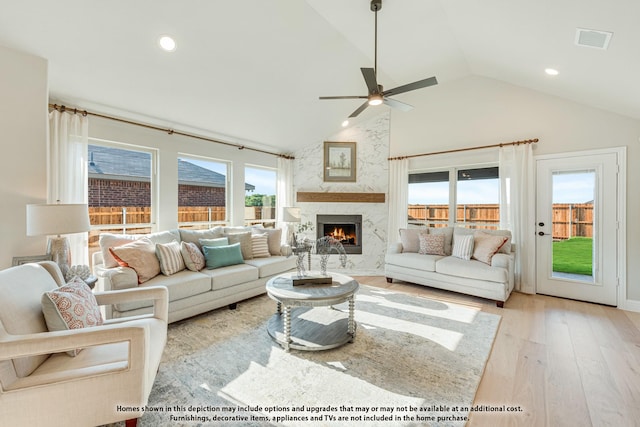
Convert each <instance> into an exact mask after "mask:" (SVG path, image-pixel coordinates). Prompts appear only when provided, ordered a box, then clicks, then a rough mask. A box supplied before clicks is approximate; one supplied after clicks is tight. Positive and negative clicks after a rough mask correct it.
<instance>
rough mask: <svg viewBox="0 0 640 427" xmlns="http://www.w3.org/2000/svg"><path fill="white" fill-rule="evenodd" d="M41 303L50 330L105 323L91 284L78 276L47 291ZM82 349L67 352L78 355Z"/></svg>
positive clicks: (70, 354) (78, 327)
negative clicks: (90, 287)
mask: <svg viewBox="0 0 640 427" xmlns="http://www.w3.org/2000/svg"><path fill="white" fill-rule="evenodd" d="M41 303H42V314H43V315H44V320H45V321H46V322H47V328H48V329H49V331H66V330H68V329H80V328H88V327H90V326H100V325H102V323H103V319H102V313H101V312H100V307H99V306H98V302H97V301H96V297H95V296H94V295H93V292H91V289H89V286H87V284H86V283H84V281H82V279H80V278H79V277H77V276H76V277H74V278H73V279H71V280H70V281H69V283H67V284H66V285H63V286H61V287H59V288H57V289H54V290H52V291H49V292H45V293H44V294H43V295H42V299H41ZM80 350H81V349H76V350H71V351H68V352H67V354H69V356H76V355H77V354H78V352H79V351H80Z"/></svg>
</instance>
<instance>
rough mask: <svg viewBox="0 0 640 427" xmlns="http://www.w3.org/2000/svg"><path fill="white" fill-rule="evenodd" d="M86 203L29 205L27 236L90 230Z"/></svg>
mask: <svg viewBox="0 0 640 427" xmlns="http://www.w3.org/2000/svg"><path fill="white" fill-rule="evenodd" d="M90 228H91V226H90V224H89V208H88V206H87V205H86V204H51V205H27V236H50V235H53V234H57V235H60V234H73V233H82V232H85V231H89V229H90Z"/></svg>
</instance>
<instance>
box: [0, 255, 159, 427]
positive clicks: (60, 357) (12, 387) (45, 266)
mask: <svg viewBox="0 0 640 427" xmlns="http://www.w3.org/2000/svg"><path fill="white" fill-rule="evenodd" d="M62 285H65V281H64V278H63V277H62V273H61V272H60V269H59V268H58V266H57V264H55V263H53V262H51V261H46V262H42V263H40V264H25V265H21V266H17V267H12V268H9V269H6V270H3V271H0V424H1V425H3V426H48V427H49V426H96V425H103V424H110V423H115V422H119V421H123V420H126V421H127V425H135V424H136V420H137V417H140V416H141V415H142V414H143V410H142V408H143V407H144V406H145V405H146V404H147V403H148V397H149V393H150V392H151V388H152V386H153V382H154V380H155V377H156V372H157V371H158V366H159V365H160V360H161V358H162V352H163V350H164V346H165V343H166V339H167V305H168V299H167V290H166V289H164V288H161V287H147V288H145V289H128V290H124V291H115V292H97V293H94V294H93V295H94V296H95V300H96V302H97V304H98V305H101V304H113V303H124V302H128V301H134V300H137V299H147V300H150V301H151V302H152V305H153V310H152V314H149V315H146V316H139V317H136V318H132V319H114V320H106V321H104V323H103V324H102V325H100V326H91V327H83V328H77V329H64V330H62V329H61V330H58V329H56V328H53V329H54V330H53V331H49V329H50V328H49V326H50V322H49V319H48V318H47V316H46V315H45V314H44V310H43V304H44V303H43V302H42V301H43V300H44V299H45V298H44V296H43V294H45V293H50V292H55V290H56V289H58V288H59V287H60V286H62ZM88 290H89V289H88V288H87V291H88ZM66 301H69V299H66ZM76 307H77V306H76ZM85 307H86V306H85ZM75 311H76V310H74V312H75ZM49 313H50V312H49ZM62 317H64V316H62ZM74 327H75V326H74ZM76 349H82V350H81V351H79V352H78V353H77V355H76V356H75V357H74V356H71V355H69V354H67V352H68V351H70V350H72V351H73V352H74V353H75V351H77V350H76ZM118 406H120V407H127V408H128V409H129V410H126V411H123V410H119V409H118Z"/></svg>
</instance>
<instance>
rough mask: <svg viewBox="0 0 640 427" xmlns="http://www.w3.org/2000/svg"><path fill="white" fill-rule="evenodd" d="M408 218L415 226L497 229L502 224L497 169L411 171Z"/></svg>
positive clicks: (410, 223)
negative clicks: (453, 178) (451, 213)
mask: <svg viewBox="0 0 640 427" xmlns="http://www.w3.org/2000/svg"><path fill="white" fill-rule="evenodd" d="M450 177H455V180H451V179H450ZM450 212H453V215H450ZM408 220H409V225H413V226H427V227H446V226H449V225H450V226H453V225H456V226H462V227H468V228H490V229H497V228H498V227H499V224H500V179H499V177H498V168H497V167H484V168H474V169H458V168H451V169H449V170H446V171H437V172H421V173H410V174H409V207H408Z"/></svg>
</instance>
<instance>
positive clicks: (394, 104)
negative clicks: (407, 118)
mask: <svg viewBox="0 0 640 427" xmlns="http://www.w3.org/2000/svg"><path fill="white" fill-rule="evenodd" d="M382 102H383V103H384V104H385V105H388V106H389V107H392V108H397V109H398V110H400V111H411V110H413V105H409V104H405V103H404V102H400V101H396V100H395V99H391V98H384V99H383V100H382Z"/></svg>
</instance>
